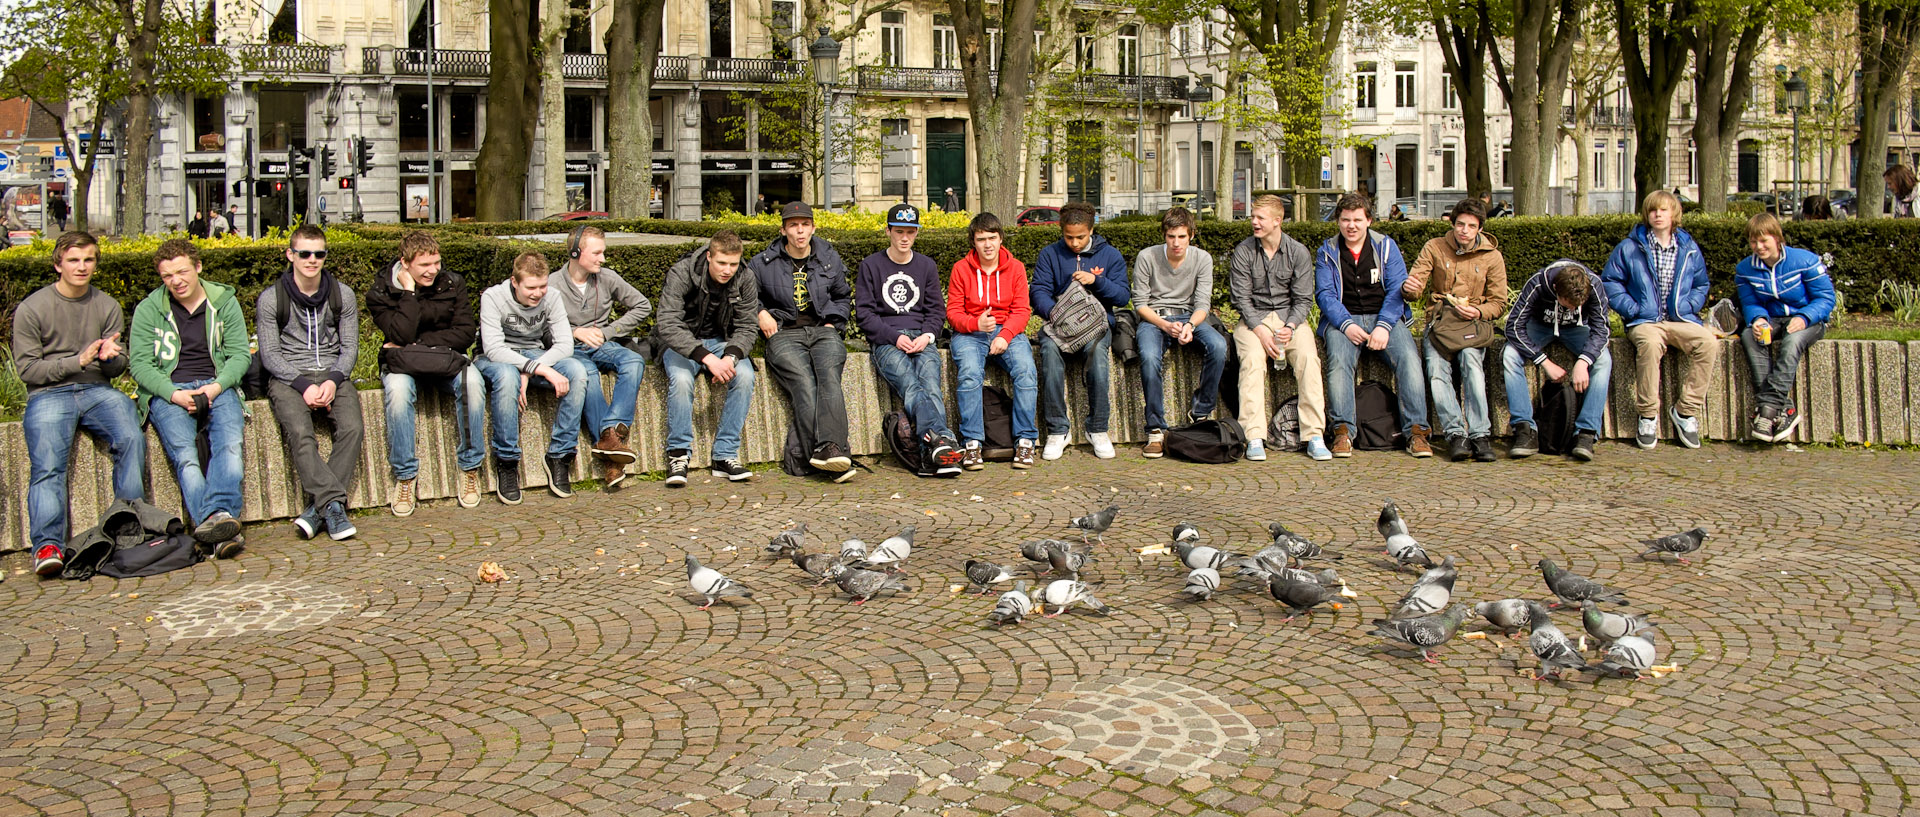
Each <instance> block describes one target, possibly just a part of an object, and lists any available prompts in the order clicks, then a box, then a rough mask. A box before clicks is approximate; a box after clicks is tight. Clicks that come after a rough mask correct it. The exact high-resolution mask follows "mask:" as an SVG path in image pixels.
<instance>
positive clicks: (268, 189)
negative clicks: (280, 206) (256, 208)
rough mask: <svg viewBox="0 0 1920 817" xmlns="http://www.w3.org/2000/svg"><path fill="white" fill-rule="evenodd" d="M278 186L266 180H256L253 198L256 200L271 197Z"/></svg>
mask: <svg viewBox="0 0 1920 817" xmlns="http://www.w3.org/2000/svg"><path fill="white" fill-rule="evenodd" d="M278 186H279V185H278V184H277V183H275V182H270V181H267V180H265V179H258V180H255V181H254V183H253V197H254V198H256V199H264V198H266V197H268V196H271V195H273V191H274V188H276V187H278Z"/></svg>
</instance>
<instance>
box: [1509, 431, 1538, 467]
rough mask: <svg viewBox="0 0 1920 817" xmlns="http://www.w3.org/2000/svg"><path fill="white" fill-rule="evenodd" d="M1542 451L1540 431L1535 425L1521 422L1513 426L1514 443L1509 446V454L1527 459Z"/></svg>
mask: <svg viewBox="0 0 1920 817" xmlns="http://www.w3.org/2000/svg"><path fill="white" fill-rule="evenodd" d="M1538 453H1540V432H1539V430H1537V429H1535V428H1534V427H1533V426H1531V425H1528V424H1526V423H1521V424H1519V425H1515V426H1514V427H1513V444H1512V445H1509V446H1507V456H1509V457H1512V458H1514V459H1516V460H1519V459H1526V458H1527V457H1531V456H1533V455H1535V454H1538Z"/></svg>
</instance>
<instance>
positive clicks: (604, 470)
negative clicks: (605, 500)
mask: <svg viewBox="0 0 1920 817" xmlns="http://www.w3.org/2000/svg"><path fill="white" fill-rule="evenodd" d="M626 481H627V467H626V466H625V465H621V464H620V463H617V462H614V461H613V460H611V459H607V458H602V459H601V460H600V482H601V483H602V484H604V485H606V486H607V490H609V491H611V490H613V489H615V488H618V487H620V483H622V482H626Z"/></svg>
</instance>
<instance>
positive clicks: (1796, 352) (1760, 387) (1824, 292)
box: [1734, 213, 1834, 443]
mask: <svg viewBox="0 0 1920 817" xmlns="http://www.w3.org/2000/svg"><path fill="white" fill-rule="evenodd" d="M1747 246H1748V247H1751V248H1752V249H1753V254H1752V255H1749V256H1747V257H1746V258H1743V259H1741V260H1740V266H1739V267H1737V268H1736V269H1735V270H1734V282H1735V283H1736V284H1737V285H1738V287H1739V292H1740V312H1741V320H1742V321H1743V322H1744V323H1745V326H1743V327H1742V328H1741V329H1740V345H1741V346H1742V347H1743V348H1745V349H1746V352H1747V365H1749V366H1751V367H1752V368H1753V391H1754V401H1755V402H1756V403H1758V404H1759V405H1758V406H1757V407H1756V409H1755V411H1754V416H1753V438H1754V439H1756V440H1761V441H1764V442H1774V443H1777V442H1780V441H1782V440H1786V439H1788V438H1790V437H1791V436H1792V435H1793V432H1794V429H1795V428H1797V427H1799V425H1800V411H1799V409H1797V408H1795V407H1794V405H1793V381H1794V377H1795V376H1796V375H1797V374H1799V371H1800V358H1801V356H1802V355H1804V354H1806V351H1807V347H1808V346H1810V345H1812V343H1813V342H1814V341H1816V340H1819V339H1820V338H1821V337H1823V336H1825V335H1826V334H1827V319H1828V318H1829V317H1831V316H1832V315H1833V307H1834V299H1833V279H1832V278H1830V277H1828V275H1827V265H1826V264H1825V263H1822V262H1821V260H1820V256H1817V255H1814V254H1813V253H1811V252H1809V251H1807V250H1803V249H1800V248H1798V247H1789V246H1787V237H1786V234H1785V233H1784V232H1783V231H1782V230H1781V228H1780V220H1779V219H1777V218H1774V216H1773V214H1772V213H1761V214H1759V215H1756V216H1754V217H1753V219H1752V220H1751V221H1748V222H1747ZM1762 335H1765V336H1767V337H1766V338H1765V339H1766V340H1769V341H1771V343H1762V342H1761V340H1762V338H1761V336H1762Z"/></svg>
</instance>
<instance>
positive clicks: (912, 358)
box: [853, 204, 961, 477]
mask: <svg viewBox="0 0 1920 817" xmlns="http://www.w3.org/2000/svg"><path fill="white" fill-rule="evenodd" d="M919 236H920V211H919V209H917V208H915V207H914V206H913V205H911V204H896V205H894V206H893V207H892V208H891V209H889V210H887V248H886V249H884V250H881V251H880V252H877V253H874V254H872V255H869V256H867V257H866V258H865V259H863V260H862V261H861V262H860V271H859V273H858V274H857V275H856V276H855V277H854V284H853V299H854V311H855V313H856V314H858V315H859V319H860V331H862V332H865V333H866V334H867V343H868V344H869V345H870V346H871V347H872V355H873V366H874V368H875V369H877V370H879V372H880V376H881V377H882V378H884V379H885V380H886V381H887V385H889V386H892V387H893V390H894V392H895V393H896V394H899V395H900V402H902V403H904V404H906V409H907V414H908V416H910V417H912V418H913V431H914V433H915V434H918V435H920V441H921V444H922V445H923V446H924V449H925V451H926V452H927V454H928V456H929V457H930V458H931V459H932V460H933V462H934V465H935V466H936V468H937V470H936V472H935V473H937V474H938V475H940V476H943V477H948V476H956V475H958V474H959V473H960V458H961V452H960V448H959V446H958V445H957V444H956V442H955V440H954V439H953V431H952V429H951V428H949V427H948V426H947V401H946V397H945V396H944V395H943V394H942V393H941V391H940V370H941V368H942V363H941V361H940V349H939V347H937V346H935V345H934V340H935V339H936V338H938V337H939V336H940V329H941V327H942V325H943V324H944V323H945V322H946V317H947V309H946V298H945V297H944V293H942V292H941V290H940V266H939V265H938V264H936V263H934V260H933V259H931V258H928V257H927V256H925V255H923V254H921V253H918V252H915V251H914V249H913V242H914V240H915V239H917V238H918V237H919Z"/></svg>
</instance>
